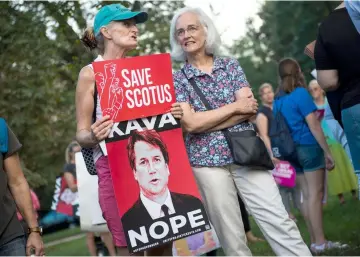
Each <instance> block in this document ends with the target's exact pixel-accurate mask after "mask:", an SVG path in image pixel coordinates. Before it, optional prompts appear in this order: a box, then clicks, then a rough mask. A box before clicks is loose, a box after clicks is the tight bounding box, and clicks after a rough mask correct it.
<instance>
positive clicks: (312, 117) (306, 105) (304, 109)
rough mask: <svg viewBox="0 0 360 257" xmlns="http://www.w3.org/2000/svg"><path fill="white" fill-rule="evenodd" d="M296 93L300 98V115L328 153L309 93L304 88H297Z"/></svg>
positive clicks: (315, 108)
mask: <svg viewBox="0 0 360 257" xmlns="http://www.w3.org/2000/svg"><path fill="white" fill-rule="evenodd" d="M297 94H298V96H299V99H301V102H299V103H298V110H299V111H300V114H301V116H302V117H304V118H305V120H306V122H307V124H308V126H309V129H310V131H311V133H312V134H313V135H314V137H315V139H316V141H317V142H318V143H319V145H320V146H321V148H322V149H323V151H324V152H325V153H326V154H330V149H329V146H328V145H327V143H326V139H325V136H324V132H323V130H322V128H321V124H320V121H319V119H318V118H317V116H316V114H315V111H316V110H317V107H316V105H315V103H314V101H313V99H312V97H311V95H310V93H309V92H308V91H307V90H306V89H305V88H298V89H297Z"/></svg>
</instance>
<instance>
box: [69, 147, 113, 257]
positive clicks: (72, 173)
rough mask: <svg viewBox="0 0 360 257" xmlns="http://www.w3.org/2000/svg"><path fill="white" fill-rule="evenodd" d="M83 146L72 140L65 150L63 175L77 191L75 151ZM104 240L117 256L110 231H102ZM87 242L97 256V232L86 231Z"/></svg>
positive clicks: (110, 250)
mask: <svg viewBox="0 0 360 257" xmlns="http://www.w3.org/2000/svg"><path fill="white" fill-rule="evenodd" d="M80 151H81V147H80V145H79V144H78V143H77V142H71V143H70V144H69V145H68V147H67V148H66V151H65V156H66V164H65V166H64V171H63V176H64V179H65V181H66V184H67V186H68V188H70V190H71V191H72V192H73V193H75V192H77V191H78V188H77V185H76V165H75V153H77V152H80ZM100 237H101V239H102V241H103V242H104V243H105V245H106V247H107V249H108V251H109V254H110V256H116V251H115V246H114V243H113V240H112V236H111V234H110V232H104V233H100ZM86 244H87V247H88V249H89V252H90V255H91V256H97V251H96V244H95V234H94V232H87V233H86Z"/></svg>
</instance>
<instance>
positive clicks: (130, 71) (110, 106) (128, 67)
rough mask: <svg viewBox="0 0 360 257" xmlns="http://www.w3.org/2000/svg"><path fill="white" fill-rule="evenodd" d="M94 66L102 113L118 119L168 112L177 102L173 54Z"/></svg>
mask: <svg viewBox="0 0 360 257" xmlns="http://www.w3.org/2000/svg"><path fill="white" fill-rule="evenodd" d="M92 65H93V68H94V72H95V80H96V85H97V93H98V96H99V100H100V105H101V109H102V113H103V115H104V116H105V115H109V116H110V118H111V119H112V120H113V121H115V122H118V121H124V120H131V119H134V118H139V117H149V116H154V115H158V114H162V113H165V112H167V111H169V109H170V108H171V104H172V103H174V101H175V90H174V86H173V77H172V69H171V58H170V55H169V54H156V55H149V56H138V57H132V58H123V59H118V60H110V61H101V62H93V64H92ZM169 68H170V69H169Z"/></svg>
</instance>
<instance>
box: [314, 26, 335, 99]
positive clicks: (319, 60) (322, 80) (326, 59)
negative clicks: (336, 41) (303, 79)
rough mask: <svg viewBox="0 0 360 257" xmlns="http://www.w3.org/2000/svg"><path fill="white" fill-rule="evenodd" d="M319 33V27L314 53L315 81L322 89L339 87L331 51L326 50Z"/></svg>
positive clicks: (328, 89) (332, 89)
mask: <svg viewBox="0 0 360 257" xmlns="http://www.w3.org/2000/svg"><path fill="white" fill-rule="evenodd" d="M321 34H322V30H321V27H320V28H319V33H318V38H317V40H316V44H315V53H314V57H315V65H316V72H317V81H318V83H319V85H320V87H321V88H322V89H323V90H324V91H326V92H327V91H334V90H336V89H337V88H338V87H339V76H338V71H337V66H336V63H335V62H334V61H333V58H332V57H331V53H329V52H328V51H327V48H326V45H325V44H324V42H323V38H322V36H321Z"/></svg>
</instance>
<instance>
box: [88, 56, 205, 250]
mask: <svg viewBox="0 0 360 257" xmlns="http://www.w3.org/2000/svg"><path fill="white" fill-rule="evenodd" d="M93 67H94V72H95V80H96V84H97V90H98V95H99V99H100V103H101V109H102V113H103V115H110V117H111V118H112V120H113V121H114V122H115V124H114V126H113V128H112V130H111V132H110V135H109V137H108V138H107V139H106V140H105V142H106V150H107V151H106V152H107V155H108V160H109V165H110V169H111V176H112V181H113V185H114V190H115V196H116V200H117V204H118V209H119V214H120V217H121V221H122V223H123V228H124V232H125V237H126V240H127V244H128V249H129V251H130V252H131V253H136V252H140V251H144V250H147V249H150V248H153V247H158V246H160V245H162V244H168V243H171V242H172V241H175V240H178V239H181V238H185V237H188V236H190V235H194V234H197V233H201V232H204V231H206V230H209V229H210V224H209V221H208V218H207V214H206V212H205V209H204V207H203V205H202V202H201V200H200V195H199V191H198V188H197V186H196V183H195V179H194V177H193V174H192V171H191V167H190V164H189V161H188V157H187V153H186V150H185V145H184V142H183V137H182V129H181V126H180V122H179V120H176V119H175V118H174V117H173V116H172V115H171V114H170V113H169V111H170V108H171V105H172V104H173V103H174V102H175V92H174V85H173V78H172V66H171V59H170V55H169V54H158V55H151V56H142V57H133V58H128V59H120V60H111V61H105V62H94V63H93Z"/></svg>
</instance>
